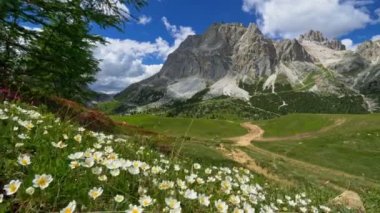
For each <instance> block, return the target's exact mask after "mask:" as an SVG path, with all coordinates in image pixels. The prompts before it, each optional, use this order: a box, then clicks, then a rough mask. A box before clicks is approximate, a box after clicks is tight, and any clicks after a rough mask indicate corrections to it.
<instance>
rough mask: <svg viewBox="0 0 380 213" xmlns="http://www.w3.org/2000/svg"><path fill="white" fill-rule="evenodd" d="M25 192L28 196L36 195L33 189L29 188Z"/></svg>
mask: <svg viewBox="0 0 380 213" xmlns="http://www.w3.org/2000/svg"><path fill="white" fill-rule="evenodd" d="M25 192H26V193H27V194H28V195H33V194H34V188H33V187H31V186H30V187H28V188H27V189H26V190H25Z"/></svg>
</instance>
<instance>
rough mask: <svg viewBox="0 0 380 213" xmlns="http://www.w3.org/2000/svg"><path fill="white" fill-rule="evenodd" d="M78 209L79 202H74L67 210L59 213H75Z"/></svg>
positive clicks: (64, 209)
mask: <svg viewBox="0 0 380 213" xmlns="http://www.w3.org/2000/svg"><path fill="white" fill-rule="evenodd" d="M76 207H77V202H76V201H75V200H73V201H71V202H70V203H69V204H68V205H67V206H66V207H65V208H63V209H62V210H61V211H59V213H73V212H74V211H75V208H76Z"/></svg>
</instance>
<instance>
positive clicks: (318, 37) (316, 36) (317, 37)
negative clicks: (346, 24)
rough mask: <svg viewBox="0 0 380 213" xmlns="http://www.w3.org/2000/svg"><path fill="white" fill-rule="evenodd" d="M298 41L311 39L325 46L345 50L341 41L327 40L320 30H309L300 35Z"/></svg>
mask: <svg viewBox="0 0 380 213" xmlns="http://www.w3.org/2000/svg"><path fill="white" fill-rule="evenodd" d="M299 40H300V41H304V40H306V41H313V42H317V43H319V44H321V45H323V46H325V47H328V48H331V49H334V50H345V49H346V46H344V45H343V44H342V42H340V41H338V40H336V39H334V40H329V39H328V38H326V37H324V35H323V34H322V33H321V32H320V31H314V30H310V31H309V32H308V33H305V34H303V35H301V36H300V38H299Z"/></svg>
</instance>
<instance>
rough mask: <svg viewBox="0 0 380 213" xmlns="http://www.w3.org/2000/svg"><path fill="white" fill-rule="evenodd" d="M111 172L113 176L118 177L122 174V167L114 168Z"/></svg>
mask: <svg viewBox="0 0 380 213" xmlns="http://www.w3.org/2000/svg"><path fill="white" fill-rule="evenodd" d="M110 173H111V175H112V176H114V177H116V176H118V175H119V174H120V169H112V170H111V171H110Z"/></svg>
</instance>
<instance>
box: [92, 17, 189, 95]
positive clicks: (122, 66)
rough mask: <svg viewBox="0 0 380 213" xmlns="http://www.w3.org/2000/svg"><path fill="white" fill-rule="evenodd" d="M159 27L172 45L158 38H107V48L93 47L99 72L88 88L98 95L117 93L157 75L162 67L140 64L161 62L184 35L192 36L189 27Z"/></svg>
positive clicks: (167, 25)
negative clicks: (99, 93)
mask: <svg viewBox="0 0 380 213" xmlns="http://www.w3.org/2000/svg"><path fill="white" fill-rule="evenodd" d="M163 20H164V19H163ZM163 23H164V26H165V28H166V29H167V30H168V32H169V33H170V35H171V36H172V38H173V39H174V42H173V43H172V45H171V44H170V43H169V42H168V41H166V40H164V39H162V38H161V37H158V38H157V39H156V40H155V41H154V42H141V41H136V40H131V39H123V40H121V39H110V38H107V41H108V43H107V44H105V45H102V44H99V45H97V47H96V48H95V49H94V51H93V52H94V56H95V58H97V59H100V60H101V62H100V64H99V66H100V70H101V71H100V72H99V73H97V76H96V79H97V80H96V82H95V83H93V84H92V85H91V86H90V87H91V88H92V89H94V90H96V91H99V92H104V93H108V94H111V93H117V92H120V91H121V90H123V89H125V88H126V87H127V86H129V85H130V84H132V83H135V82H138V81H141V80H143V79H146V78H148V77H150V76H152V75H154V74H156V73H157V72H159V71H160V69H161V67H162V65H163V64H162V63H158V64H149V65H148V64H145V63H144V59H147V58H155V59H158V61H164V60H165V59H166V58H167V56H168V55H169V54H170V53H172V52H173V51H174V50H175V49H176V48H177V47H178V46H179V44H180V43H181V42H182V41H183V40H185V39H186V38H187V36H188V35H192V34H194V31H193V30H192V28H191V27H183V26H179V27H177V26H175V25H171V24H170V23H169V22H168V20H167V19H166V18H165V21H164V22H163Z"/></svg>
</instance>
